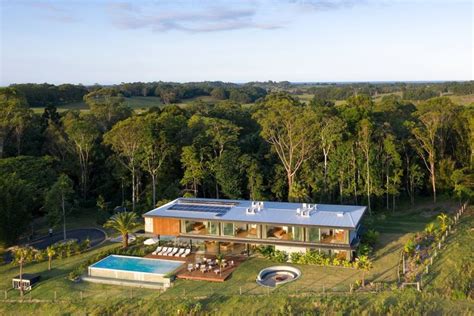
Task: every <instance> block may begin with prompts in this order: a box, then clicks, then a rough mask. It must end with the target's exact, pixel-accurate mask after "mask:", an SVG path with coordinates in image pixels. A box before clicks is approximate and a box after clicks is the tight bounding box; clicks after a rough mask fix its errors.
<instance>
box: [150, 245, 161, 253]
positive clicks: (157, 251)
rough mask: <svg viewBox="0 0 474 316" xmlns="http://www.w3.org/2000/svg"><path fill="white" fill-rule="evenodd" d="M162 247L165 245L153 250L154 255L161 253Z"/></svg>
mask: <svg viewBox="0 0 474 316" xmlns="http://www.w3.org/2000/svg"><path fill="white" fill-rule="evenodd" d="M162 248H163V247H161V246H158V247H156V250H155V251H153V252H152V253H151V254H152V255H156V254H157V253H159V252H160V251H161V249H162Z"/></svg>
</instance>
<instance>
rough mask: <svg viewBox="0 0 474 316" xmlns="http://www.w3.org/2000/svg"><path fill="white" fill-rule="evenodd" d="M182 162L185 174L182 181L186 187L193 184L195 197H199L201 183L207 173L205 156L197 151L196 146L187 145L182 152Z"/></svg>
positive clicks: (192, 188)
mask: <svg viewBox="0 0 474 316" xmlns="http://www.w3.org/2000/svg"><path fill="white" fill-rule="evenodd" d="M181 163H182V164H183V168H184V174H183V177H182V178H181V181H180V183H181V184H182V185H184V186H185V187H188V186H191V190H192V192H193V194H194V197H197V194H198V188H199V185H200V184H201V183H202V180H203V179H204V177H205V174H206V171H205V169H204V167H203V157H202V156H200V155H199V154H198V153H197V151H196V148H195V147H194V146H185V147H183V152H182V154H181Z"/></svg>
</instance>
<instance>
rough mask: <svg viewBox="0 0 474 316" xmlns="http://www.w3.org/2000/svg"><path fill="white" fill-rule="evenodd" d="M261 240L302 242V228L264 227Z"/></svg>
mask: <svg viewBox="0 0 474 316" xmlns="http://www.w3.org/2000/svg"><path fill="white" fill-rule="evenodd" d="M263 238H267V239H280V240H297V241H304V228H303V227H299V226H270V225H266V226H265V229H264V236H263Z"/></svg>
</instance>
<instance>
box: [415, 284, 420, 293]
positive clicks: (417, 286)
mask: <svg viewBox="0 0 474 316" xmlns="http://www.w3.org/2000/svg"><path fill="white" fill-rule="evenodd" d="M416 289H417V290H418V292H421V289H420V282H416Z"/></svg>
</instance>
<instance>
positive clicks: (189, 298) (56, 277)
mask: <svg viewBox="0 0 474 316" xmlns="http://www.w3.org/2000/svg"><path fill="white" fill-rule="evenodd" d="M454 207H455V204H452V203H449V202H444V203H440V204H437V205H435V206H433V205H432V203H430V202H426V201H425V202H422V203H421V205H419V206H417V207H415V208H413V209H407V210H406V211H396V212H395V213H394V214H391V213H386V214H382V215H377V216H375V217H372V219H370V221H369V222H370V225H371V226H373V227H374V228H375V229H377V230H378V231H380V232H381V235H380V240H379V242H378V245H377V247H376V251H375V254H374V260H373V261H374V267H373V269H372V270H371V271H370V272H369V274H368V276H367V280H368V281H369V282H370V281H372V282H389V283H392V282H395V281H396V280H397V264H398V259H399V251H400V249H401V247H402V246H403V244H404V242H405V240H406V239H407V238H409V236H411V234H412V233H413V232H416V231H419V230H421V229H423V227H424V226H425V225H426V223H428V222H429V221H431V220H433V219H434V218H435V216H436V214H437V213H439V212H440V211H441V210H443V211H446V210H449V209H453V208H454ZM403 208H404V207H403V206H402V207H401V209H403ZM91 215H92V214H88V215H87V216H81V217H77V222H78V223H77V224H78V226H81V225H85V224H87V217H89V220H90V218H91ZM89 224H90V223H89ZM471 224H472V222H471ZM74 226H76V225H75V224H74ZM89 226H90V225H89ZM71 227H72V226H71ZM469 238H470V239H460V240H459V243H460V244H464V243H466V242H468V243H469V242H470V243H471V244H472V231H471V235H470V237H469ZM113 247H119V245H117V244H110V243H104V244H102V245H101V246H99V248H97V249H94V250H91V251H89V252H86V253H84V254H81V255H78V256H75V257H71V258H66V259H55V260H54V261H53V270H51V271H48V270H47V263H46V262H42V263H36V264H29V265H27V266H26V268H25V272H26V273H30V272H32V273H40V274H41V276H42V278H43V279H42V281H41V282H40V283H39V284H38V286H36V287H35V288H34V289H33V290H32V291H31V292H30V293H28V294H27V295H26V297H25V301H26V303H13V302H9V303H7V302H5V303H2V304H0V314H15V313H17V312H18V311H19V309H21V311H22V312H23V313H26V314H35V313H40V314H61V313H64V312H66V311H67V312H68V313H73V314H74V313H84V310H88V311H89V312H91V313H93V314H94V313H97V314H107V313H109V312H110V311H113V312H114V313H118V314H121V313H130V312H132V314H133V313H136V312H137V310H140V312H142V313H150V312H151V313H157V311H156V310H155V308H160V304H159V302H162V305H163V304H164V305H166V306H167V308H170V309H171V310H176V308H177V306H181V305H180V304H184V303H186V302H188V303H189V302H196V301H199V302H200V303H199V304H202V305H205V306H207V308H218V309H220V308H221V307H223V306H222V304H223V303H222V302H224V301H230V303H229V304H234V305H235V304H248V302H247V303H242V301H252V299H253V298H255V297H260V298H264V297H267V295H269V297H270V298H274V299H275V300H276V301H278V300H286V299H288V298H290V297H299V296H300V295H301V294H306V295H315V294H318V293H319V294H321V292H322V290H323V286H324V289H325V292H326V293H327V292H341V291H347V290H348V289H349V284H351V283H354V282H355V281H356V280H358V279H360V277H361V272H360V271H358V270H354V269H348V268H339V267H319V266H310V265H296V266H297V267H298V268H299V269H301V271H302V277H301V278H300V279H299V280H297V281H295V282H293V283H289V284H287V285H285V286H282V287H280V288H277V289H275V290H271V291H268V290H267V289H265V288H262V287H260V286H257V284H256V283H255V277H256V275H257V273H258V271H260V269H262V268H264V267H268V266H271V265H274V264H275V263H273V262H270V261H268V260H266V259H262V258H257V257H255V258H250V259H249V260H247V261H246V262H244V263H243V264H242V265H240V266H239V268H238V269H237V270H236V271H235V272H234V273H233V275H232V277H231V278H230V279H229V280H227V281H226V282H224V283H212V282H205V281H189V280H177V281H176V282H175V283H174V286H173V287H172V288H170V289H169V290H168V291H166V292H164V293H161V292H160V291H157V290H148V289H139V288H129V287H119V286H109V285H99V284H91V283H86V282H79V283H74V282H71V281H69V280H67V275H68V274H69V272H70V271H72V270H73V269H74V268H75V267H77V266H78V265H80V264H81V263H82V262H85V261H86V260H88V259H89V258H91V257H93V256H95V255H96V254H97V253H98V252H100V251H102V250H106V249H110V248H113ZM471 248H472V246H471ZM458 252H459V251H458ZM450 257H451V255H450V254H446V258H450ZM446 260H448V259H446ZM445 267H446V266H445V265H443V264H441V262H440V265H439V269H440V272H439V273H438V275H439V280H440V281H436V282H442V278H443V277H442V275H443V273H446V272H445V271H444V269H445ZM16 274H18V267H15V266H12V265H2V266H0V275H2V278H1V279H0V289H3V290H8V289H9V287H10V286H11V283H10V282H11V277H13V276H14V275H16ZM436 282H435V281H433V284H435V283H436ZM240 291H242V296H240V295H239V294H240ZM55 292H56V298H57V300H58V302H56V303H53V302H52V300H53V299H54V297H55ZM0 294H2V296H3V293H0ZM7 295H8V298H9V299H13V300H15V299H18V298H19V293H18V292H17V291H13V290H8V291H7ZM387 295H388V294H387ZM81 297H82V300H81ZM374 297H375V296H374ZM131 298H133V300H132V299H131ZM371 299H373V298H371ZM385 299H388V298H384V299H383V300H385ZM30 300H32V302H33V303H28V302H30ZM35 302H36V303H35ZM259 302H264V300H263V299H262V301H259ZM358 302H359V301H358ZM364 302H366V304H368V303H367V298H365V297H361V298H360V302H359V303H358V304H362V305H360V306H359V305H358V307H357V308H362V307H363V306H364V305H363V304H364ZM438 302H439V300H438ZM188 303H186V304H188ZM304 303H305V304H306V301H305V302H304ZM137 304H138V305H137ZM189 304H191V305H192V304H194V303H189ZM255 304H256V303H255ZM258 304H264V303H258ZM265 304H267V305H265V306H266V307H265V308H271V304H272V303H271V302H267V303H265ZM268 304H269V305H268ZM302 304H303V302H302ZM318 304H321V303H318ZM446 304H448V305H446V306H450V305H449V304H450V303H446ZM164 305H163V306H162V307H164ZM234 305H232V306H234ZM134 306H135V308H136V309H133V308H134ZM240 306H245V305H240ZM255 306H257V305H255ZM433 306H435V305H433ZM466 306H467V307H466ZM185 307H186V306H185ZM185 307H183V308H185ZM458 307H459V308H461V307H462V308H469V305H466V304H465V303H462V304H461V305H459V306H458ZM186 308H187V307H186ZM249 308H250V307H249ZM261 308H264V307H261ZM341 308H342V307H341ZM109 309H110V311H109ZM2 310H3V311H2ZM121 311H122V312H121ZM125 311H128V312H125Z"/></svg>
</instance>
